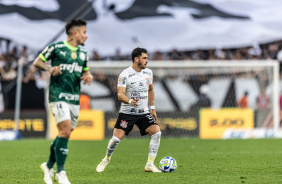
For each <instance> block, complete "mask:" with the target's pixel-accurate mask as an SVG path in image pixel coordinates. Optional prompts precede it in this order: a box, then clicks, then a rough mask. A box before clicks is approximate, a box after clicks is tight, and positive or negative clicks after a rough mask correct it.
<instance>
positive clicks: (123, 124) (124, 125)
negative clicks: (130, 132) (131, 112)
mask: <svg viewBox="0 0 282 184" xmlns="http://www.w3.org/2000/svg"><path fill="white" fill-rule="evenodd" d="M127 124H128V123H127V122H126V121H124V120H121V123H120V126H121V127H122V128H126V127H127Z"/></svg>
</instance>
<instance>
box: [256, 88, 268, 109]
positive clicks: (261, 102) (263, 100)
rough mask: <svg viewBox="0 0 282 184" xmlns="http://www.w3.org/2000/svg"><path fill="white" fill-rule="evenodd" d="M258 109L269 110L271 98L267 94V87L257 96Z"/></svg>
mask: <svg viewBox="0 0 282 184" xmlns="http://www.w3.org/2000/svg"><path fill="white" fill-rule="evenodd" d="M256 105H257V109H258V110H267V109H269V107H270V101H269V98H268V96H267V94H266V93H265V89H262V90H261V93H260V94H259V96H258V97H257V104H256Z"/></svg>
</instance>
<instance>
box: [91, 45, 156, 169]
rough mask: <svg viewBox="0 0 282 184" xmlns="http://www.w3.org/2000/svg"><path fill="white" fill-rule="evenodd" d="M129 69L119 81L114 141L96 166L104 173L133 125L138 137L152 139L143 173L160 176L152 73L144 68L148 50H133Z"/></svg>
mask: <svg viewBox="0 0 282 184" xmlns="http://www.w3.org/2000/svg"><path fill="white" fill-rule="evenodd" d="M131 57H132V62H133V64H132V66H130V67H128V68H127V69H125V70H123V72H122V73H121V74H120V76H119V78H118V85H117V86H118V87H117V93H118V99H119V100H120V101H121V102H122V104H121V108H120V111H119V116H118V119H117V122H116V125H115V128H114V132H113V137H112V138H111V140H110V141H109V144H108V147H107V151H106V156H105V158H103V159H102V161H101V162H100V164H99V165H98V166H97V168H96V171H97V172H103V171H104V169H105V167H106V166H107V165H108V163H109V162H110V159H111V156H112V154H113V152H114V151H115V149H116V148H117V145H118V144H119V143H120V141H121V140H122V139H123V137H124V136H125V135H128V134H129V132H130V131H131V130H132V128H133V126H134V124H136V125H137V126H138V128H139V130H140V134H141V135H142V136H143V135H146V134H149V135H150V136H151V141H150V145H149V155H148V161H147V163H146V165H145V171H146V172H157V173H159V172H161V171H160V170H159V169H158V168H157V167H156V166H155V165H154V160H155V158H156V156H157V152H158V149H159V146H160V140H161V131H160V127H159V125H158V124H157V123H156V120H157V114H156V110H155V106H154V88H153V72H152V71H151V70H150V69H148V68H146V66H147V64H148V55H147V50H146V49H144V48H135V49H134V50H133V51H132V54H131Z"/></svg>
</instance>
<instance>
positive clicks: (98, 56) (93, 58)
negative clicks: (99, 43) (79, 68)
mask: <svg viewBox="0 0 282 184" xmlns="http://www.w3.org/2000/svg"><path fill="white" fill-rule="evenodd" d="M91 60H93V61H101V60H102V58H101V56H100V55H99V53H98V52H97V51H96V50H94V51H93V53H92V57H91Z"/></svg>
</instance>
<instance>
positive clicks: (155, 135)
mask: <svg viewBox="0 0 282 184" xmlns="http://www.w3.org/2000/svg"><path fill="white" fill-rule="evenodd" d="M146 132H147V133H148V134H149V135H150V136H151V141H150V144H149V155H148V161H147V163H146V166H145V171H147V172H161V171H160V170H159V169H158V168H157V167H156V166H155V165H154V161H155V158H156V156H157V153H158V150H159V146H160V142H161V131H160V127H159V126H158V125H152V126H150V127H148V128H147V129H146Z"/></svg>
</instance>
